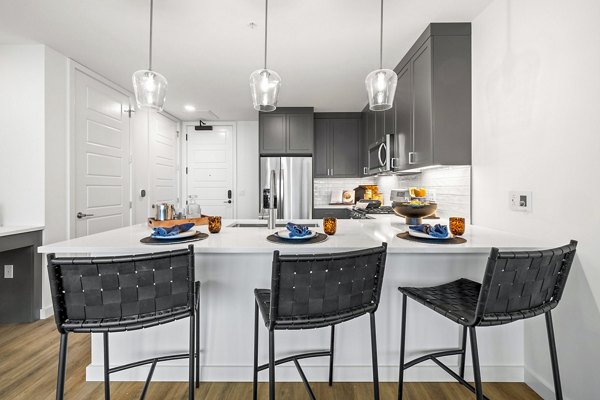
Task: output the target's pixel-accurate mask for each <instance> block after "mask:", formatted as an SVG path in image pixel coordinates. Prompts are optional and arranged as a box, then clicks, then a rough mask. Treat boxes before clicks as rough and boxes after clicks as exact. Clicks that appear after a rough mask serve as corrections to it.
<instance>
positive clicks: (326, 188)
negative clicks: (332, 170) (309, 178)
mask: <svg viewBox="0 0 600 400" xmlns="http://www.w3.org/2000/svg"><path fill="white" fill-rule="evenodd" d="M376 183H377V177H368V178H315V180H314V196H315V205H314V207H315V208H319V206H325V205H328V204H329V200H330V199H331V192H332V191H334V190H353V189H354V188H355V187H357V186H358V185H375V184H376Z"/></svg>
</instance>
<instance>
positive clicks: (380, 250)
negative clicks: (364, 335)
mask: <svg viewBox="0 0 600 400" xmlns="http://www.w3.org/2000/svg"><path fill="white" fill-rule="evenodd" d="M386 255H387V243H383V244H382V245H381V246H379V247H375V248H371V249H365V250H358V251H351V252H346V253H336V254H323V255H280V254H279V251H276V252H275V254H274V256H273V271H272V280H271V306H270V307H271V310H270V319H271V324H274V323H276V321H277V320H278V319H281V318H283V319H286V320H290V319H299V320H302V321H305V322H306V323H309V324H310V323H311V321H312V322H315V325H319V323H318V321H319V320H320V321H324V319H323V318H326V320H327V322H328V323H327V324H331V323H332V321H334V320H335V318H336V317H338V321H339V322H342V321H344V320H348V319H351V318H355V317H356V316H359V315H362V314H365V313H367V312H375V310H376V309H377V307H378V305H379V300H380V296H381V287H382V283H383V272H384V270H385V260H386ZM332 318H333V319H332ZM333 323H335V322H333Z"/></svg>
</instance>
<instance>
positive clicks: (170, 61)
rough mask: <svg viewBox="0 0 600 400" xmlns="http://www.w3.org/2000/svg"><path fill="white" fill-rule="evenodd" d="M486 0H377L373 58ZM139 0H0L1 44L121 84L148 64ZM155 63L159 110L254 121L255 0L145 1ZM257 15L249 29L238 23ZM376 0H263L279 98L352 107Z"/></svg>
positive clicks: (368, 56)
mask: <svg viewBox="0 0 600 400" xmlns="http://www.w3.org/2000/svg"><path fill="white" fill-rule="evenodd" d="M490 2H491V0H452V1H448V0H387V2H386V3H385V5H384V7H385V8H384V11H385V16H384V19H385V22H384V67H388V68H392V67H394V66H396V64H397V63H398V62H399V61H400V59H401V58H402V56H403V55H404V54H405V53H406V51H407V50H408V48H409V47H410V46H411V45H412V43H413V42H414V41H415V40H416V38H417V37H418V36H419V34H420V33H421V32H422V31H423V30H424V29H425V27H426V26H427V24H428V23H429V22H465V21H467V22H468V21H471V20H472V19H473V18H474V17H475V16H477V15H478V14H479V13H480V12H481V11H482V10H483V9H484V8H485V7H487V5H488V4H489V3H490ZM149 3H150V2H149V0H52V1H49V0H18V1H15V0H0V44H12V43H31V42H37V43H44V44H46V45H48V46H50V47H52V48H54V49H55V50H57V51H59V52H60V53H62V54H64V55H66V56H68V57H70V58H72V59H74V60H77V61H78V62H80V63H82V64H84V65H86V66H87V67H89V68H91V69H93V70H95V71H97V72H98V73H100V74H102V75H104V76H106V77H107V78H109V79H111V80H113V81H114V82H116V83H118V84H120V85H122V86H123V87H125V88H128V89H130V88H131V74H132V73H133V72H134V71H136V70H138V69H145V68H147V59H148V13H149ZM154 3H155V13H154V15H155V24H154V69H155V70H156V71H158V72H160V73H162V74H163V75H165V76H166V78H167V80H168V82H169V90H168V94H167V105H166V107H165V109H166V110H167V111H169V112H170V113H171V114H173V115H175V116H177V117H178V118H181V119H183V120H192V119H195V118H197V117H198V116H199V115H200V114H198V113H190V112H187V111H185V110H184V109H183V106H184V105H185V104H193V105H194V106H195V107H196V108H197V109H198V110H211V111H213V112H214V113H215V114H216V115H218V116H219V118H220V119H222V120H254V119H256V116H257V114H256V112H255V111H254V110H253V108H252V101H251V98H250V90H249V86H248V77H249V75H250V73H251V72H252V71H254V70H255V69H258V68H262V62H263V61H262V60H263V51H264V50H263V35H264V31H263V28H264V0H210V1H209V0H204V1H202V0H155V2H154ZM251 21H254V22H256V24H257V27H256V28H254V29H251V28H250V27H249V23H250V22H251ZM378 35H379V1H378V0H272V1H271V2H270V3H269V60H268V66H269V68H271V69H274V70H275V71H277V72H278V73H279V74H280V75H281V77H282V80H283V86H282V89H281V95H280V99H279V106H314V107H315V110H317V111H360V110H361V109H362V108H363V106H364V105H365V104H366V102H367V99H366V92H365V89H364V78H365V76H366V75H367V74H368V73H369V72H370V71H371V70H373V69H375V68H377V67H378V61H379V36H378Z"/></svg>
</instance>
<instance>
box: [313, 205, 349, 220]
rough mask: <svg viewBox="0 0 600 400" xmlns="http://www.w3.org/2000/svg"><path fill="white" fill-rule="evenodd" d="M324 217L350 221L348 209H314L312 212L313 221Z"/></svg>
mask: <svg viewBox="0 0 600 400" xmlns="http://www.w3.org/2000/svg"><path fill="white" fill-rule="evenodd" d="M325 217H334V218H337V219H350V210H349V209H348V208H315V209H314V210H313V218H314V219H321V218H325Z"/></svg>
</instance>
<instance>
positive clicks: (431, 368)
mask: <svg viewBox="0 0 600 400" xmlns="http://www.w3.org/2000/svg"><path fill="white" fill-rule="evenodd" d="M303 367H304V372H305V373H306V375H307V377H308V379H309V381H311V382H326V381H327V379H328V371H329V368H328V367H327V366H322V365H316V366H310V365H306V366H303ZM149 368H150V367H149V366H144V367H139V368H135V369H130V370H126V371H122V372H119V373H116V374H111V380H112V381H144V380H146V377H147V375H148V370H149ZM103 371H104V370H103V367H102V365H93V364H90V365H88V366H87V368H86V379H87V380H88V381H101V380H103V379H104V372H103ZM371 374H372V370H371V367H370V366H362V365H361V366H350V365H340V366H334V381H336V382H368V381H370V380H371V379H372V375H371ZM200 375H201V380H202V381H205V382H249V381H251V379H252V367H251V366H239V365H211V366H202V367H201V372H200ZM465 375H466V379H467V380H469V381H472V380H473V378H472V376H473V370H472V368H471V367H469V366H467V367H466V368H465ZM481 375H482V378H483V381H484V382H523V381H524V368H523V366H505V365H502V366H482V367H481ZM187 376H188V366H187V363H186V364H181V363H177V364H174V363H169V364H163V365H157V366H156V369H155V371H154V375H153V380H154V381H164V382H185V381H186V380H187ZM267 379H268V374H266V373H264V372H261V373H260V374H259V380H260V381H261V382H264V381H266V380H267ZM379 379H380V381H381V382H396V381H397V380H398V367H397V366H380V367H379ZM405 379H406V381H407V382H451V381H453V379H452V378H451V377H450V375H448V374H447V373H446V372H444V371H443V370H442V369H441V368H439V367H438V366H436V365H417V366H414V367H412V368H410V369H409V370H407V371H406V373H405ZM277 381H278V382H301V380H300V377H299V376H298V371H297V370H296V368H295V367H294V366H293V365H281V366H279V367H277Z"/></svg>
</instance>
